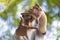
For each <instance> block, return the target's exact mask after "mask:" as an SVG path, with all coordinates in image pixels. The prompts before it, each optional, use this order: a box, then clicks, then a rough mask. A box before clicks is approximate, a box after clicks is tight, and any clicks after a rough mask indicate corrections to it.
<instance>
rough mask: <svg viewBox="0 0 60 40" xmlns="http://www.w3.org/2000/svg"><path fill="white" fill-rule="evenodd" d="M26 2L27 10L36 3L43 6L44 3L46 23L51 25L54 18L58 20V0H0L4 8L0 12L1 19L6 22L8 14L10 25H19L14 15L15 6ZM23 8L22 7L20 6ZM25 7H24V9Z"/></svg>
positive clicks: (59, 13) (15, 11) (59, 7)
mask: <svg viewBox="0 0 60 40" xmlns="http://www.w3.org/2000/svg"><path fill="white" fill-rule="evenodd" d="M24 1H27V4H25V5H28V9H29V8H32V7H33V6H34V5H35V3H38V4H39V5H41V6H42V5H43V3H44V2H45V4H46V5H44V7H45V8H46V6H47V8H46V9H45V10H48V11H45V13H46V15H47V20H48V23H49V24H51V23H52V21H53V20H54V18H55V19H56V20H60V0H0V4H2V5H4V6H6V8H5V9H4V10H3V11H2V12H1V11H0V17H1V18H3V19H4V20H5V21H7V20H8V17H9V16H8V14H11V16H12V18H13V20H14V22H13V23H12V25H13V26H18V24H19V19H18V18H16V14H17V6H18V4H20V3H22V2H24ZM21 6H23V5H21ZM25 7H26V6H24V8H25ZM56 8H57V10H58V12H55V11H56ZM7 35H9V33H8V32H7Z"/></svg>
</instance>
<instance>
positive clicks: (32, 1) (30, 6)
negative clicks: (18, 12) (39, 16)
mask: <svg viewBox="0 0 60 40" xmlns="http://www.w3.org/2000/svg"><path fill="white" fill-rule="evenodd" d="M28 2H29V3H28V5H29V8H32V7H33V6H34V5H35V4H36V2H37V0H29V1H28Z"/></svg>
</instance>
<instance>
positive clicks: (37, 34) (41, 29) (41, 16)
mask: <svg viewBox="0 0 60 40" xmlns="http://www.w3.org/2000/svg"><path fill="white" fill-rule="evenodd" d="M27 13H28V15H32V16H33V17H32V19H33V20H31V19H29V18H27V19H26V20H25V17H24V15H25V16H26V13H22V15H23V16H22V17H23V19H22V20H21V22H20V23H19V27H18V28H17V30H16V32H15V37H14V40H23V39H24V36H25V37H26V38H25V39H24V40H44V35H45V33H46V26H47V17H46V15H45V13H44V11H43V10H42V8H41V7H40V6H39V5H37V4H36V5H35V6H34V7H33V8H32V9H30V10H29V11H28V12H27ZM29 13H30V14H29ZM37 13H38V14H37ZM28 19H29V20H28ZM35 22H36V23H37V24H38V26H37V27H36V28H34V27H33V26H34V23H35ZM22 25H23V26H25V27H26V28H24V30H25V31H24V33H25V34H24V35H21V33H20V32H22V31H23V30H22V29H21V30H20V27H21V26H22ZM22 34H23V33H22ZM30 35H31V36H30Z"/></svg>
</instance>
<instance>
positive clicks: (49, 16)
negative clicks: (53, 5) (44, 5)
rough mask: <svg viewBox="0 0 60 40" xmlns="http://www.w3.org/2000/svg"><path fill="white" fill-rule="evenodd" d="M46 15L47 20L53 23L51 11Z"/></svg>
mask: <svg viewBox="0 0 60 40" xmlns="http://www.w3.org/2000/svg"><path fill="white" fill-rule="evenodd" d="M46 16H47V21H48V22H49V23H50V24H51V23H52V20H53V17H52V16H51V15H50V13H46Z"/></svg>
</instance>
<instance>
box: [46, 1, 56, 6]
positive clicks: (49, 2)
mask: <svg viewBox="0 0 60 40" xmlns="http://www.w3.org/2000/svg"><path fill="white" fill-rule="evenodd" d="M47 4H48V6H49V7H54V6H56V4H54V1H53V0H47Z"/></svg>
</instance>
